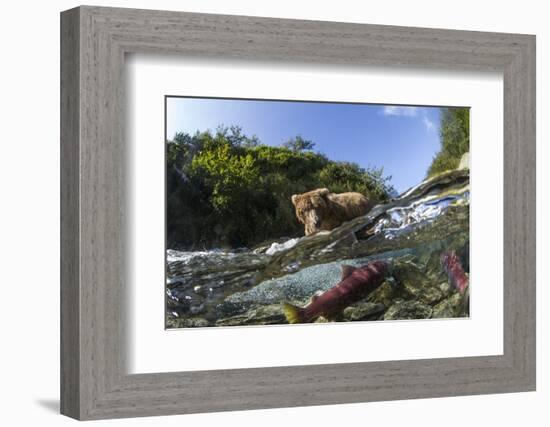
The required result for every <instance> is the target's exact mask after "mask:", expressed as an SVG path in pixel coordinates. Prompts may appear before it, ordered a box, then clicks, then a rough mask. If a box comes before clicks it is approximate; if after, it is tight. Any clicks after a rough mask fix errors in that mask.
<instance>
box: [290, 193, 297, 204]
mask: <svg viewBox="0 0 550 427" xmlns="http://www.w3.org/2000/svg"><path fill="white" fill-rule="evenodd" d="M290 200H292V204H293V205H294V206H296V200H298V195H297V194H293V195H292V197H291V198H290Z"/></svg>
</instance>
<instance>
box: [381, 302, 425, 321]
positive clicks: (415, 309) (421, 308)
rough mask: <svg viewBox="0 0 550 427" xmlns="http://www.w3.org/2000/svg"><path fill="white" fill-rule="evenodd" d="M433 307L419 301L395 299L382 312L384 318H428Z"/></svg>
mask: <svg viewBox="0 0 550 427" xmlns="http://www.w3.org/2000/svg"><path fill="white" fill-rule="evenodd" d="M432 313H433V309H432V308H431V307H430V306H429V305H427V304H423V303H421V302H420V301H414V300H412V301H396V302H395V303H394V304H393V305H392V306H391V307H390V308H388V310H387V311H386V313H385V314H384V320H407V319H429V318H430V317H432Z"/></svg>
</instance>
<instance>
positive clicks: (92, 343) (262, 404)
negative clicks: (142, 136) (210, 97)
mask: <svg viewBox="0 0 550 427" xmlns="http://www.w3.org/2000/svg"><path fill="white" fill-rule="evenodd" d="M136 52H137V53H152V54H159V53H162V54H176V55H183V56H188V57H214V58H236V59H261V60H267V61H291V62H294V63H309V64H311V63H318V64H340V65H346V66H348V65H349V66H360V65H385V66H392V67H403V66H406V67H428V68H435V69H447V70H490V71H498V72H502V73H503V76H504V171H505V172H504V230H503V233H504V240H503V241H504V267H503V268H504V307H503V314H504V319H503V320H504V336H503V343H504V344H503V345H504V354H503V355H498V356H483V357H459V358H443V359H426V360H408V361H384V362H368V363H343V364H330V365H311V366H290V367H271V368H255V369H232V370H214V371H192V372H176V373H155V374H136V375H128V374H127V373H126V370H125V357H126V355H125V348H126V325H125V323H124V319H125V317H124V309H125V304H124V295H125V278H126V277H127V271H128V268H129V266H128V264H127V261H126V257H125V253H126V250H127V247H126V245H127V243H126V241H127V239H126V233H127V228H126V225H125V210H126V206H125V202H124V201H125V192H126V185H125V182H126V181H125V180H126V174H125V166H126V165H125V162H126V160H125V159H126V155H125V150H126V146H125V139H124V132H125V130H124V121H125V113H124V97H125V94H124V91H125V85H124V61H125V54H127V53H136ZM159 126H162V124H159ZM535 262H536V261H535V37H534V36H532V35H520V34H497V33H485V32H470V31H452V30H441V29H425V28H406V27H392V26H379V25H362V24H348V23H336V22H315V21H302V20H286V19H270V18H257V17H244V16H223V15H210V14H196V13H182V12H165V11H149V10H133V9H116V8H103V7H88V6H83V7H79V8H76V9H71V10H68V11H65V12H62V14H61V412H62V413H63V414H65V415H68V416H70V417H74V418H77V419H82V420H84V419H101V418H116V417H136V416H149V415H167V414H184V413H196V412H214V411H229V410H244V409H258V408H275V407H293V406H304V405H325V404H337V403H350V402H366V401H380V400H393V399H411V398H426V397H437V396H459V395H472V394H482V393H504V392H519V391H530V390H535Z"/></svg>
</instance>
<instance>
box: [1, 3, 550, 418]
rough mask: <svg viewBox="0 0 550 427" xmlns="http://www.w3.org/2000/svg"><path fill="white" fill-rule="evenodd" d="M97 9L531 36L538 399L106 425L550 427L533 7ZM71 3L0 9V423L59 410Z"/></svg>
mask: <svg viewBox="0 0 550 427" xmlns="http://www.w3.org/2000/svg"><path fill="white" fill-rule="evenodd" d="M94 3H95V4H97V5H105V6H122V7H138V8H149V9H151V8H155V9H167V10H185V11H195V12H210V13H227V14H245V15H257V16H272V17H281V18H300V19H319V20H333V21H349V22H362V23H373V24H392V25H409V26H423V27H440V28H454V29H467V30H482V31H503V32H519V33H530V34H536V35H537V45H538V48H537V57H538V58H537V62H538V64H537V74H538V81H537V86H538V90H537V95H538V100H537V108H538V110H537V122H538V133H537V137H538V147H539V148H538V165H539V166H538V188H537V189H538V200H539V202H538V214H537V217H538V219H539V221H538V236H539V237H538V247H539V255H538V261H539V267H538V304H537V305H538V308H537V310H538V315H537V320H538V328H537V329H538V331H537V332H538V333H537V335H538V338H539V339H538V362H539V363H538V375H537V377H538V391H537V392H535V393H517V394H508V395H489V396H473V397H458V398H439V399H423V400H413V401H397V402H382V403H365V404H352V405H337V406H323V407H310V408H293V409H275V410H261V411H248V412H232V413H219V414H207V415H189V416H171V417H160V418H154V419H152V418H144V419H130V420H115V421H109V422H108V423H109V424H110V425H121V426H146V425H152V424H153V425H174V426H175V425H182V424H183V423H185V424H187V425H206V426H217V425H239V426H257V425H262V426H285V425H286V426H288V425H297V424H298V423H306V424H307V425H316V426H334V425H361V426H362V425H387V426H392V425H407V426H410V427H413V426H422V427H427V426H432V425H433V426H435V425H438V426H440V425H445V427H452V426H461V427H463V426H464V425H467V424H469V423H474V424H475V425H480V424H487V423H489V424H491V425H499V426H517V425H530V426H547V425H549V424H550V409H549V407H550V405H549V404H550V371H549V369H548V366H549V365H548V363H547V362H546V363H545V359H548V346H549V344H550V336H549V334H548V327H547V325H548V321H549V319H550V315H549V311H548V309H547V307H546V304H547V303H549V302H550V301H549V300H548V297H549V295H550V293H549V292H548V290H547V289H545V287H544V285H545V282H546V283H547V282H548V280H549V275H548V272H547V270H546V269H544V262H545V261H546V260H547V258H548V242H547V241H543V239H544V237H546V234H547V233H548V226H547V225H546V224H545V223H544V217H545V216H546V217H548V215H550V212H549V209H548V208H549V204H548V196H550V194H549V191H548V188H549V187H548V185H545V184H544V182H545V181H546V182H547V181H548V178H549V175H550V173H549V171H548V169H546V170H544V168H543V165H544V163H546V162H545V160H546V161H549V160H550V159H549V158H548V154H549V148H548V145H546V146H544V144H543V141H548V138H549V136H550V135H549V126H548V123H547V122H546V123H545V122H544V118H545V117H548V116H549V115H550V106H549V100H550V97H549V93H548V76H549V75H550V50H549V46H550V26H549V25H548V12H547V11H545V10H544V9H545V3H546V2H544V1H540V0H538V1H537V0H523V1H513V2H511V1H485V2H482V1H479V0H478V1H471V0H457V1H455V2H448V1H447V2H443V1H428V0H417V1H410V0H393V1H386V2H382V1H377V2H366V1H363V2H359V1H351V0H339V1H336V2H335V1H325V2H322V1H320V0H317V1H309V0H308V1H304V0H302V1H296V0H293V1H290V0H289V1H287V0H277V1H271V2H266V1H258V0H255V1H254V0H249V1H247V0H231V1H227V0H226V1H224V0H181V1H175V0H173V1H170V0H157V1H145V0H142V1H116V0H111V1H96V2H94ZM76 5H78V2H74V1H61V0H59V1H49V2H45V1H42V2H39V1H20V2H15V1H12V2H4V4H3V5H2V15H1V18H0V21H1V23H0V31H1V33H2V34H1V35H2V37H1V38H0V40H2V42H1V43H2V58H3V60H2V64H1V66H0V73H1V78H0V85H1V86H0V88H1V90H0V108H1V110H0V117H1V121H0V133H1V136H0V150H1V155H0V197H1V199H0V200H1V205H0V227H1V228H0V289H1V291H2V298H1V299H0V304H1V308H0V325H1V326H0V327H1V328H2V335H1V337H2V348H1V350H0V369H1V370H2V373H1V375H0V393H1V400H0V401H1V402H2V409H1V410H0V420H1V421H2V424H3V425H6V426H14V425H41V426H58V425H60V426H62V425H68V424H69V423H72V422H73V421H72V420H70V419H68V418H65V417H62V416H60V415H58V405H59V397H58V396H59V392H58V388H59V387H58V384H59V368H58V365H59V362H58V361H59V333H58V330H59V107H58V105H59V12H60V11H61V10H64V9H68V8H71V7H74V6H76Z"/></svg>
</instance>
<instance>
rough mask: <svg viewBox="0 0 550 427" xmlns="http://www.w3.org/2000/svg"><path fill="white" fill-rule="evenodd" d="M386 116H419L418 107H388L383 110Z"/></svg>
mask: <svg viewBox="0 0 550 427" xmlns="http://www.w3.org/2000/svg"><path fill="white" fill-rule="evenodd" d="M382 114H384V115H385V116H407V117H415V116H416V115H417V114H418V107H398V106H396V105H386V106H385V107H384V109H383V110H382Z"/></svg>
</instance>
